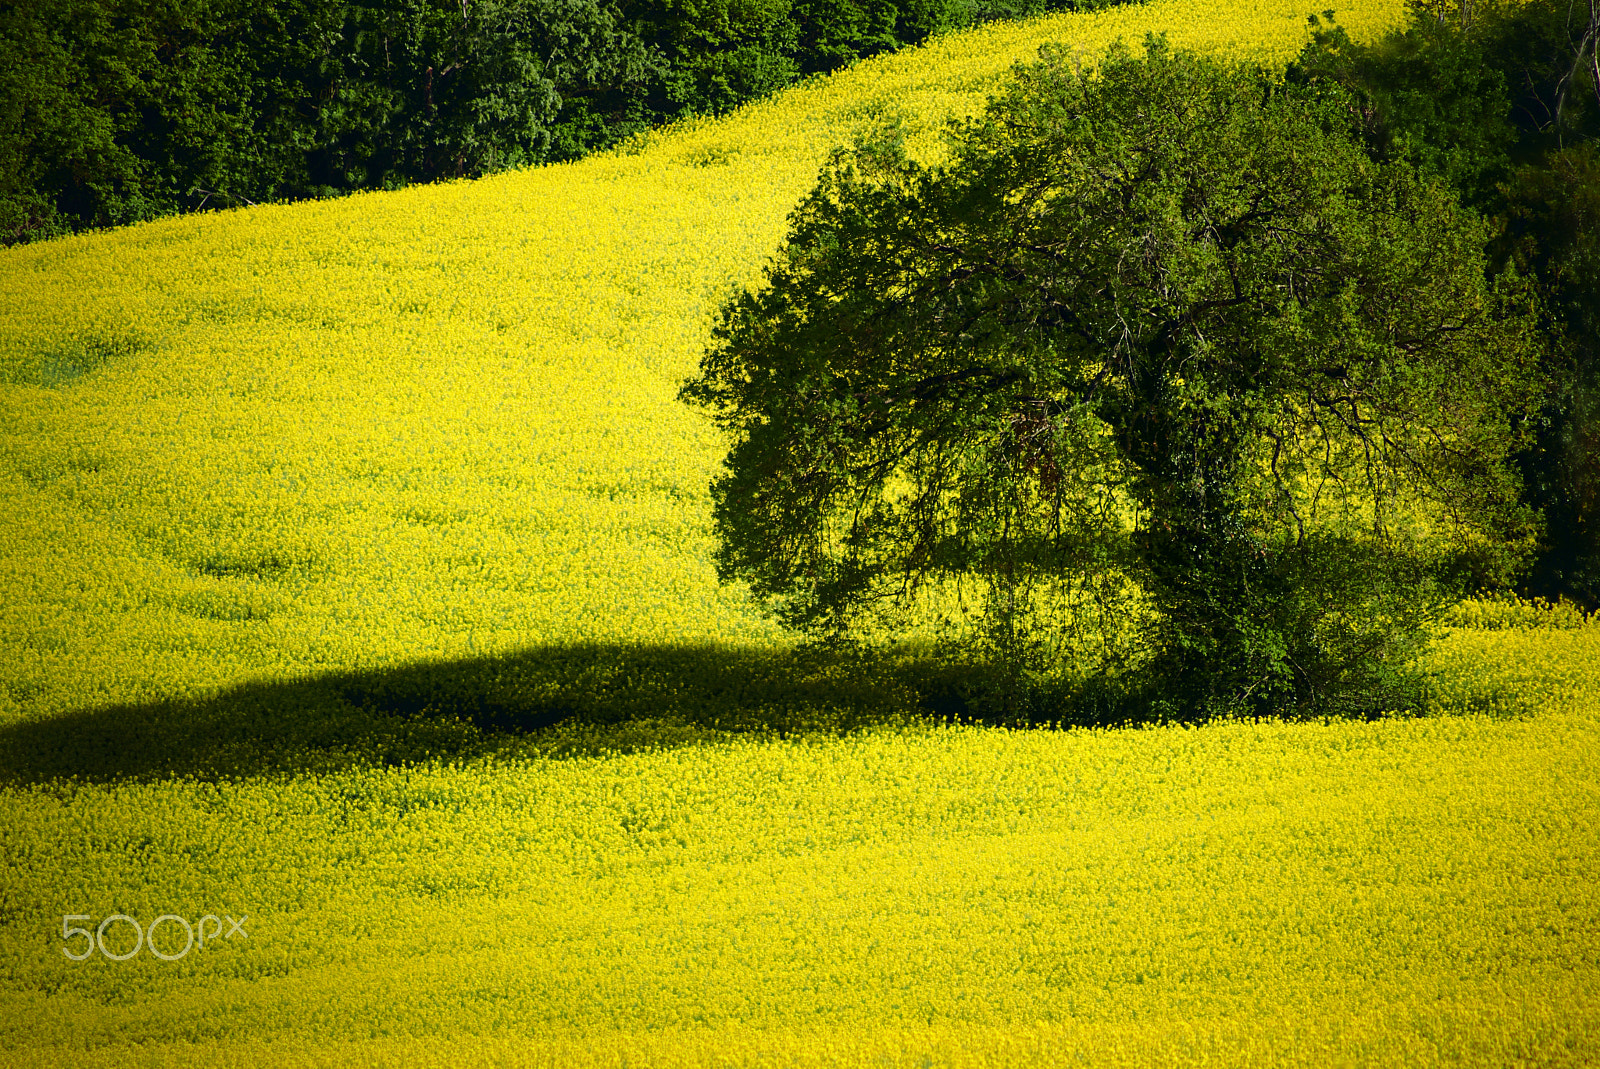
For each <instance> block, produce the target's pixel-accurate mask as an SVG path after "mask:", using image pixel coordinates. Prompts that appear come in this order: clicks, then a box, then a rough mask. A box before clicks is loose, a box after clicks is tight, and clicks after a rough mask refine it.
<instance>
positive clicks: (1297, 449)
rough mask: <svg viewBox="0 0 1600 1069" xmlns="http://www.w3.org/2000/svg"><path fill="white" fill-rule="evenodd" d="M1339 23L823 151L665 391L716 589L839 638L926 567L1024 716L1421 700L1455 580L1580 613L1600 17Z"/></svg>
mask: <svg viewBox="0 0 1600 1069" xmlns="http://www.w3.org/2000/svg"><path fill="white" fill-rule="evenodd" d="M1332 18H1333V13H1332V12H1325V13H1324V14H1323V15H1322V16H1321V17H1318V16H1315V15H1313V16H1311V21H1312V23H1313V25H1314V26H1316V27H1317V33H1316V34H1315V40H1314V42H1313V43H1312V44H1311V45H1310V46H1309V47H1308V48H1307V49H1306V50H1305V51H1304V53H1303V54H1302V55H1301V56H1300V57H1299V59H1298V60H1297V61H1296V62H1295V63H1294V64H1292V65H1291V66H1290V68H1289V70H1288V72H1287V74H1286V75H1279V74H1276V73H1274V72H1271V71H1264V70H1259V69H1253V68H1249V67H1240V66H1234V65H1229V64H1226V63H1222V62H1219V61H1217V60H1214V59H1208V58H1206V57H1202V56H1197V55H1194V54H1189V53H1184V52H1176V51H1173V50H1172V49H1170V48H1168V47H1167V45H1166V44H1165V42H1164V40H1163V39H1160V38H1151V39H1148V40H1147V41H1146V43H1145V49H1144V54H1143V55H1138V54H1136V53H1135V52H1134V51H1133V50H1132V49H1130V48H1128V47H1127V46H1126V45H1119V46H1117V47H1116V48H1114V49H1113V50H1112V51H1111V52H1110V53H1109V54H1108V55H1107V56H1106V57H1105V58H1104V60H1103V62H1102V63H1101V64H1100V67H1099V70H1098V72H1097V73H1096V74H1094V75H1093V76H1087V77H1086V76H1084V75H1082V74H1080V73H1079V72H1078V71H1077V65H1076V64H1073V63H1071V62H1069V61H1068V60H1067V58H1066V57H1064V56H1062V55H1059V54H1056V53H1053V52H1049V51H1047V52H1046V53H1045V55H1044V56H1043V58H1042V60H1041V62H1039V63H1037V64H1035V65H1032V66H1027V67H1022V68H1019V69H1018V70H1017V71H1016V72H1015V77H1014V78H1013V80H1012V82H1011V84H1010V85H1009V86H1008V88H1007V89H1006V91H1005V92H1004V93H1003V94H1002V95H1000V96H999V97H996V98H994V99H993V100H991V102H990V104H989V106H988V108H987V109H986V111H985V113H984V114H983V115H981V116H979V117H977V118H976V119H973V120H970V121H967V122H962V123H957V124H954V125H953V126H952V127H951V129H950V130H949V133H948V141H949V146H950V152H949V157H948V160H947V161H946V162H944V163H940V164H937V165H933V166H929V165H924V164H921V163H918V162H916V161H914V160H911V159H909V158H908V157H907V156H906V155H905V153H904V151H903V146H902V145H901V143H900V142H899V141H898V140H897V138H896V136H895V135H894V134H893V133H892V132H886V133H883V134H881V135H875V137H874V138H873V139H872V140H870V141H867V142H864V143H862V144H860V145H857V146H856V147H855V148H853V149H851V150H848V151H841V152H839V153H836V154H835V156H834V157H833V158H832V160H831V162H830V163H829V165H828V167H827V168H826V169H825V170H824V173H823V175H822V178H821V180H820V182H819V184H818V185H817V187H816V188H815V189H814V190H813V191H812V192H811V194H810V195H809V196H808V197H807V198H806V199H805V200H803V201H802V203H801V204H800V206H799V208H798V209H797V210H796V212H795V213H794V214H793V215H792V216H791V229H790V233H789V236H788V241H787V243H786V245H785V247H784V248H783V250H782V252H781V253H780V255H779V256H778V257H777V258H776V259H775V260H774V261H773V263H772V264H771V265H770V266H769V268H768V270H767V273H766V278H765V282H764V284H763V285H762V286H761V287H759V288H758V289H756V290H752V291H748V292H745V293H743V294H740V295H738V296H737V297H735V298H734V299H733V300H731V301H730V302H729V303H728V304H727V305H726V306H725V308H724V310H723V316H722V319H721V322H720V325H719V327H718V328H717V330H716V332H715V336H714V343H713V344H712V346H711V347H710V348H709V349H708V351H707V353H706V355H705V357H704V359H703V361H702V364H701V368H700V373H699V375H698V376H697V377H696V378H695V379H693V380H691V381H690V382H689V383H687V384H686V385H685V387H684V390H683V396H684V399H685V400H687V401H689V402H691V403H694V404H697V405H700V406H703V407H705V408H706V409H708V410H709V411H710V413H711V414H712V415H713V417H714V418H715V419H716V420H717V422H718V423H719V424H720V425H721V426H722V427H723V428H724V429H725V430H726V431H727V432H728V433H729V435H730V438H731V441H732V447H731V450H730V452H729V454H728V456H727V459H726V461H725V467H724V471H723V473H722V475H721V476H719V477H718V478H717V479H716V481H715V482H714V483H713V486H712V498H713V508H714V517H715V522H716V531H717V534H718V537H719V546H720V548H719V553H718V566H719V569H720V572H721V574H722V576H723V577H724V578H725V579H737V580H742V581H744V582H747V583H748V584H749V585H750V587H751V589H752V590H753V591H754V592H755V593H756V594H757V595H758V596H759V597H761V598H762V599H764V601H765V602H766V603H767V604H768V605H769V606H770V607H771V608H772V609H773V611H775V612H776V613H777V614H779V616H780V617H781V618H783V619H784V620H785V621H787V622H788V623H790V624H791V625H793V626H795V627H797V628H799V629H801V630H802V631H806V632H809V633H812V634H813V635H816V636H818V637H821V638H824V639H827V640H845V641H851V640H853V639H854V638H855V637H856V636H859V635H861V634H863V633H864V632H863V630H862V628H863V626H864V625H866V624H868V623H874V622H875V623H877V624H880V625H881V624H888V625H889V626H890V627H893V626H895V624H896V623H897V622H900V621H903V620H904V619H905V617H904V615H903V614H904V611H905V610H906V609H907V608H908V607H909V606H911V605H912V604H914V603H915V602H916V601H917V598H918V596H919V595H920V594H922V593H925V592H926V593H930V596H933V597H935V598H936V599H937V598H939V597H943V598H944V599H945V600H944V601H943V602H942V604H944V605H945V606H947V608H946V610H945V611H946V612H947V613H950V612H953V611H954V610H953V609H950V608H948V606H950V605H951V602H950V601H949V591H950V589H951V587H952V585H953V586H954V588H955V590H956V591H957V603H958V604H959V606H960V611H961V612H962V613H963V614H965V613H969V612H970V613H972V614H973V615H972V616H971V617H970V619H971V620H972V621H975V626H969V627H967V628H966V629H965V630H964V631H963V630H962V628H961V627H959V626H958V627H957V628H956V632H955V633H956V635H957V638H958V639H959V640H960V641H962V642H964V643H966V648H967V649H968V650H969V651H974V650H975V651H976V652H977V654H978V655H979V661H980V662H981V664H982V665H983V669H982V670H981V671H979V672H976V673H975V674H973V675H972V676H970V677H969V680H968V682H966V683H964V684H963V685H962V686H963V688H964V692H963V693H962V694H960V695H958V696H957V697H958V698H959V699H960V701H961V702H962V703H965V705H966V707H967V708H969V709H974V708H976V709H978V710H980V711H983V712H984V713H985V714H986V715H998V716H1001V717H1003V718H1005V719H1009V720H1013V721H1014V720H1017V719H1033V720H1038V719H1041V718H1042V719H1058V718H1066V719H1072V720H1078V721H1080V722H1115V721H1121V720H1127V719H1142V718H1147V717H1156V718H1172V719H1185V720H1188V719H1207V718H1210V717H1214V716H1230V715H1241V714H1243V715H1257V716H1259V715H1289V716H1307V715H1320V716H1326V715H1376V714H1379V713H1382V712H1384V711H1390V710H1397V709H1405V708H1415V707H1417V705H1418V704H1419V703H1420V702H1422V701H1423V700H1424V698H1423V695H1424V694H1425V687H1426V684H1425V680H1424V678H1423V677H1422V676H1421V675H1420V674H1419V671H1418V669H1417V668H1416V661H1415V656H1416V654H1417V653H1418V652H1419V651H1420V650H1421V649H1422V648H1423V647H1424V646H1425V645H1426V643H1427V642H1428V640H1429V636H1430V632H1431V628H1432V626H1433V625H1434V624H1435V623H1437V622H1438V620H1439V619H1440V618H1441V613H1442V612H1443V611H1444V610H1445V609H1446V608H1447V607H1448V606H1449V605H1451V604H1452V603H1454V602H1455V601H1456V600H1459V599H1460V598H1461V597H1462V596H1463V595H1466V594H1471V593H1482V592H1486V591H1493V590H1505V589H1508V588H1519V589H1521V590H1522V591H1523V592H1525V593H1537V594H1543V595H1546V596H1552V597H1558V596H1559V597H1567V598H1571V599H1574V600H1576V601H1578V602H1579V603H1581V604H1582V605H1584V606H1586V607H1589V608H1593V607H1594V606H1595V605H1596V603H1597V600H1600V567H1597V566H1600V545H1597V537H1596V536H1597V533H1600V513H1597V494H1596V490H1597V486H1600V428H1597V424H1596V418H1595V417H1596V414H1597V407H1600V406H1597V398H1600V394H1597V389H1596V386H1597V381H1596V380H1597V372H1600V366H1597V361H1596V355H1595V346H1596V340H1597V339H1600V329H1597V328H1600V322H1597V316H1600V213H1597V210H1596V209H1597V208H1600V159H1597V155H1596V150H1597V142H1600V84H1597V76H1600V67H1597V66H1596V64H1597V61H1596V59H1595V44H1596V37H1597V34H1600V13H1597V10H1596V8H1595V7H1594V6H1592V5H1585V6H1580V5H1578V4H1577V3H1574V2H1571V0H1531V2H1529V3H1514V4H1506V5H1503V6H1491V5H1489V4H1481V5H1467V4H1451V5H1450V6H1448V7H1442V6H1439V5H1438V4H1436V3H1421V4H1417V5H1415V6H1414V7H1413V9H1412V12H1411V19H1410V21H1409V24H1408V25H1407V27H1406V28H1405V29H1404V30H1402V31H1399V32H1396V33H1393V34H1390V35H1389V36H1387V37H1386V38H1384V39H1383V40H1381V41H1378V42H1376V43H1374V44H1372V45H1359V44H1356V43H1354V42H1352V41H1351V40H1350V39H1349V37H1348V36H1347V35H1346V34H1344V33H1343V32H1342V31H1341V30H1340V29H1338V27H1337V25H1336V24H1332V25H1330V24H1329V23H1331V20H1332ZM1324 20H1328V21H1327V22H1325V21H1324ZM963 584H964V585H965V587H966V590H967V591H968V593H967V594H966V595H961V594H960V591H961V589H962V586H963ZM941 591H942V593H941ZM939 603H940V602H938V601H937V600H935V601H933V602H924V604H939ZM952 623H958V621H955V620H953V619H952ZM1086 625H1087V626H1086ZM1085 631H1087V632H1088V633H1089V634H1088V640H1087V641H1085V640H1084V636H1083V632H1085Z"/></svg>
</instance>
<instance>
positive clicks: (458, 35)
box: [0, 0, 1115, 244]
mask: <svg viewBox="0 0 1600 1069" xmlns="http://www.w3.org/2000/svg"><path fill="white" fill-rule="evenodd" d="M1107 2H1115V0H706V2H697V0H371V2H366V3H348V2H343V0H66V2H64V0H8V2H7V3H5V4H3V5H0V54H3V55H4V57H5V60H4V63H0V242H3V243H6V244H13V243H16V242H19V241H26V240H31V239H36V238H39V237H47V236H50V235H54V234H59V233H63V232H68V231H73V230H79V229H83V228H86V227H95V226H106V225H116V224H124V223H130V222H135V221H139V220H143V219H150V218H154V217H156V216H160V215H166V214H171V213H174V212H179V211H187V210H195V209H203V208H215V207H227V206H237V205H243V204H251V203H258V202H265V201H281V200H291V199H298V198H306V197H319V196H327V195H331V194H336V193H342V192H347V191H351V190H358V189H389V188H396V187H399V186H403V185H405V184H407V183H413V182H427V181H433V180H437V179H442V178H467V177H475V176H479V175H483V174H487V173H490V172H493V171H497V170H501V169H504V168H507V167H516V166H520V165H524V164H533V163H540V162H544V161H551V160H570V159H574V158H577V157H579V156H582V155H583V154H585V153H587V152H591V151H594V150H596V149H601V148H605V147H607V146H609V145H612V144H615V143H616V142H618V141H619V140H621V139H623V138H625V137H627V136H628V135H630V134H632V133H634V132H636V131H639V130H643V129H646V128H648V127H650V126H653V125H656V124H659V123H662V122H664V121H668V120H671V119H674V118H677V117H679V116H682V115H685V114H687V113H720V112H723V111H726V110H728V109H730V108H733V107H736V106H738V105H739V104H741V103H744V102H745V101H747V100H751V99H753V98H756V97H759V96H762V95H764V94H767V93H770V92H772V91H774V90H776V89H779V88H781V87H783V86H785V85H788V84H790V83H791V82H793V81H795V80H796V79H797V78H800V77H803V76H805V75H807V74H811V73H815V72H822V71H829V70H833V69H836V68H838V67H841V66H843V65H845V64H848V63H850V62H852V61H854V60H856V59H858V58H860V57H864V56H870V55H874V54H877V53H880V52H884V51H887V50H891V49H894V48H898V47H900V46H902V45H906V44H915V43H918V42H920V41H923V40H925V39H927V38H928V37H929V36H931V35H933V34H937V33H940V32H943V31H946V30H950V29H955V28H958V27H961V26H966V25H970V24H972V23H975V22H980V21H984V20H988V19H994V18H1010V17H1018V16H1024V15H1032V14H1038V13H1041V12H1043V11H1045V10H1047V9H1048V10H1060V9H1073V8H1083V7H1095V6H1101V5H1102V4H1104V3H1107Z"/></svg>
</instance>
